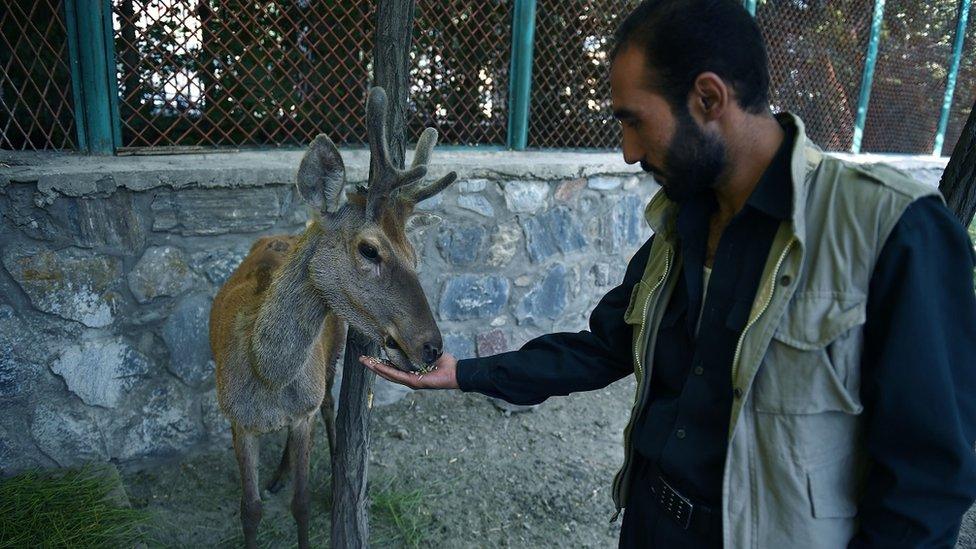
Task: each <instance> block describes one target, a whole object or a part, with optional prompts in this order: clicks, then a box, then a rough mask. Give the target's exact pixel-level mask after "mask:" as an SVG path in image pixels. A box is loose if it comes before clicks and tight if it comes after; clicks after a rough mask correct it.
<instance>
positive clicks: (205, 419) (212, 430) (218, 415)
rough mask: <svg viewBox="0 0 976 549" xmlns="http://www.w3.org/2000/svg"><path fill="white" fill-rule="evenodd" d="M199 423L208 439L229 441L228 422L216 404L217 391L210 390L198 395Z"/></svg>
mask: <svg viewBox="0 0 976 549" xmlns="http://www.w3.org/2000/svg"><path fill="white" fill-rule="evenodd" d="M200 423H201V424H202V425H203V430H204V433H206V435H207V436H208V437H211V438H217V439H229V438H230V436H231V432H230V421H228V420H227V418H225V417H224V414H223V413H222V412H221V411H220V406H219V405H218V404H217V390H216V389H211V390H209V391H207V392H206V393H203V394H201V395H200Z"/></svg>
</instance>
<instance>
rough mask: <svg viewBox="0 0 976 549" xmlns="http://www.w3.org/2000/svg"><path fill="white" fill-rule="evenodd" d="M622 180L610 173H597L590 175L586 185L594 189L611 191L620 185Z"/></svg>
mask: <svg viewBox="0 0 976 549" xmlns="http://www.w3.org/2000/svg"><path fill="white" fill-rule="evenodd" d="M621 183H622V181H621V180H620V178H619V177H613V176H610V175H598V176H595V177H591V178H590V180H589V182H588V183H587V186H588V187H589V188H591V189H593V190H596V191H612V190H614V189H616V188H618V187H620V185H621Z"/></svg>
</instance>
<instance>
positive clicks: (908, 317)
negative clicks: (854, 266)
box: [851, 198, 976, 548]
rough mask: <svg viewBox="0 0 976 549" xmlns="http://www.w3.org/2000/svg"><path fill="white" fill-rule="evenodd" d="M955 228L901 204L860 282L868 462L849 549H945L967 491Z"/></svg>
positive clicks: (974, 362) (965, 388)
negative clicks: (864, 285)
mask: <svg viewBox="0 0 976 549" xmlns="http://www.w3.org/2000/svg"><path fill="white" fill-rule="evenodd" d="M974 261H976V259H974V254H973V249H972V244H971V243H970V241H969V237H968V235H967V234H966V231H965V230H964V229H962V227H961V226H960V225H959V223H958V222H957V221H956V220H955V219H954V218H952V216H951V214H950V213H949V211H948V210H947V209H946V208H945V206H943V205H942V203H941V202H939V201H938V199H937V198H925V199H922V200H919V201H918V202H916V203H914V204H912V206H910V207H909V208H908V210H906V212H905V213H904V215H903V216H902V218H901V219H900V220H899V222H898V225H897V226H896V227H895V229H894V231H893V232H892V234H891V236H890V237H889V239H888V241H887V242H886V244H885V247H884V249H883V250H882V253H881V256H880V257H879V260H878V264H877V266H876V267H875V271H874V274H873V276H872V279H871V286H870V290H869V296H868V309H867V323H866V325H865V334H864V338H865V339H864V358H863V360H862V376H861V379H862V384H861V396H862V400H863V403H864V410H865V412H864V413H865V420H866V447H867V451H868V455H869V457H870V470H869V473H868V477H867V480H866V486H865V491H864V494H863V497H862V500H861V504H860V506H859V508H858V512H859V516H860V519H861V529H860V532H859V533H858V535H857V536H856V537H855V538H854V540H853V541H852V542H851V547H886V548H887V547H893V548H894V547H936V546H938V547H948V546H951V545H952V544H953V543H954V542H955V540H956V538H957V537H958V535H959V524H960V520H961V518H962V515H963V514H964V513H965V512H966V510H967V509H968V508H969V506H970V505H971V504H972V503H973V499H974V498H976V456H974V452H973V442H974V439H976V294H974V292H973V265H974Z"/></svg>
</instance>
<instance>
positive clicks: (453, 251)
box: [437, 224, 487, 266]
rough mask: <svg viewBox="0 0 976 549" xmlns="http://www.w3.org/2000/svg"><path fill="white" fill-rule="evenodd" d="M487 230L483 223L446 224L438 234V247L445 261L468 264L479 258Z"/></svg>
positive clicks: (458, 264) (462, 264)
mask: <svg viewBox="0 0 976 549" xmlns="http://www.w3.org/2000/svg"><path fill="white" fill-rule="evenodd" d="M486 236H487V232H486V231H485V228H484V227H482V226H481V225H455V224H452V225H446V226H443V227H441V228H440V231H439V232H438V235H437V249H438V250H440V252H441V256H442V257H443V258H444V260H445V261H447V262H448V263H450V264H452V265H457V266H466V265H471V264H473V263H475V262H476V261H477V260H478V255H479V252H480V251H481V249H482V248H484V245H485V239H486Z"/></svg>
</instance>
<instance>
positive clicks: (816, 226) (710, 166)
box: [364, 0, 976, 549]
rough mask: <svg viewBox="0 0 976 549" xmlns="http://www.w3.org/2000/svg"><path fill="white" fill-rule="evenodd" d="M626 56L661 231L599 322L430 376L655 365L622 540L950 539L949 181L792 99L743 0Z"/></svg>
mask: <svg viewBox="0 0 976 549" xmlns="http://www.w3.org/2000/svg"><path fill="white" fill-rule="evenodd" d="M612 59H613V60H612V65H611V71H610V86H611V94H612V103H613V110H614V115H615V116H616V118H617V119H618V120H619V121H620V123H621V124H622V130H623V132H622V134H623V142H622V149H623V155H624V160H625V161H626V162H627V163H631V164H632V163H637V162H639V163H640V164H641V166H642V167H643V168H644V169H645V170H646V171H648V172H651V173H652V174H654V178H655V179H656V180H657V182H658V183H660V185H661V187H662V189H663V192H659V193H657V194H656V195H655V196H654V197H653V198H651V200H650V203H649V204H648V206H647V209H646V212H645V215H646V218H647V222H648V224H649V225H650V226H651V228H652V229H653V230H654V236H653V237H651V239H650V240H649V241H648V242H647V243H646V244H644V246H643V247H641V248H640V250H639V251H638V252H637V253H636V255H635V256H634V257H633V259H632V260H631V262H630V265H629V267H628V269H627V272H626V275H625V276H624V280H623V282H622V283H621V285H620V286H618V287H617V288H615V289H613V290H611V291H610V292H609V293H608V294H607V295H606V296H604V298H603V299H602V300H601V301H600V303H599V305H598V306H597V307H596V309H595V310H594V311H593V313H592V315H591V317H590V324H589V326H590V329H589V330H588V331H582V332H579V333H558V334H549V335H545V336H542V337H539V338H537V339H534V340H532V341H530V342H528V343H527V344H526V345H525V346H523V347H522V348H521V349H520V350H518V351H513V352H509V353H503V354H499V355H495V356H490V357H482V358H475V359H467V360H461V361H456V360H455V359H454V357H452V356H451V355H449V354H445V355H444V356H443V357H442V358H441V359H440V360H439V361H438V363H437V366H438V369H437V370H435V371H434V372H432V373H430V374H427V375H425V376H423V377H421V378H418V376H416V375H413V374H406V373H403V372H398V371H396V370H393V369H390V368H388V367H386V366H384V365H383V364H378V363H374V362H371V361H369V360H366V359H364V364H366V365H367V366H368V367H370V368H371V369H373V370H374V371H376V372H377V373H378V374H380V375H381V376H383V377H385V378H387V379H390V380H393V381H397V382H400V383H403V384H405V385H408V386H410V387H414V388H460V389H461V390H463V391H477V392H480V393H483V394H486V395H489V396H492V397H496V398H501V399H505V400H507V401H509V402H512V403H516V404H535V403H539V402H542V401H543V400H545V399H546V398H548V397H550V396H553V395H568V394H570V393H573V392H576V391H586V390H594V389H599V388H602V387H604V386H606V385H608V384H609V383H611V382H613V381H616V380H618V379H620V378H621V377H623V376H626V375H630V374H634V375H636V378H637V386H638V389H637V394H636V402H635V405H634V407H633V409H632V412H631V417H630V422H629V424H628V426H627V428H626V430H625V431H624V445H625V461H624V464H623V467H622V468H621V470H620V471H619V473H618V474H617V476H616V478H615V479H614V482H613V499H614V502H615V503H616V507H617V509H618V511H619V509H621V508H626V512H625V513H624V517H623V524H622V528H621V537H620V545H621V547H665V548H672V547H720V546H722V545H724V546H726V547H743V548H744V547H758V548H779V547H823V548H831V549H835V548H838V547H845V546H848V547H885V548H893V547H936V546H937V547H949V546H951V545H952V544H953V543H954V542H955V540H956V538H957V536H958V532H959V525H960V519H961V516H962V515H963V514H964V513H965V511H966V510H967V509H968V508H969V506H970V505H971V504H972V502H973V500H974V498H976V458H974V455H973V443H974V440H976V294H974V292H973V286H972V284H973V266H974V262H976V259H974V253H973V248H972V244H971V243H970V241H969V238H968V235H967V234H966V231H965V230H964V229H963V228H962V227H961V226H960V225H959V223H958V222H957V221H956V220H955V219H954V218H953V217H952V215H951V214H950V212H949V211H948V210H947V208H946V207H945V205H944V203H943V201H942V198H941V196H940V195H939V194H938V191H937V190H936V189H933V188H928V187H926V186H923V185H921V184H919V183H916V182H915V181H913V180H912V179H911V178H909V177H908V176H906V175H905V174H903V173H901V172H899V171H896V170H894V169H892V168H889V167H885V166H874V167H868V166H859V165H854V164H850V163H847V162H844V161H842V160H839V159H836V158H833V157H830V156H825V155H824V154H823V153H822V152H821V150H820V149H819V148H817V146H816V145H814V144H813V143H811V142H810V141H809V140H808V138H807V136H806V135H805V133H804V126H803V122H802V121H801V120H800V119H799V118H798V117H796V116H795V115H792V114H789V113H782V114H778V115H775V116H774V115H773V114H772V113H771V111H770V106H769V96H768V88H769V74H768V68H767V64H768V62H767V56H766V51H765V46H764V44H763V41H762V37H761V35H760V31H759V28H758V27H757V25H756V23H755V21H754V20H753V18H752V17H750V16H749V15H748V13H747V12H746V11H745V10H744V9H743V8H742V7H741V5H740V3H739V2H737V1H735V0H650V1H647V2H644V3H642V4H641V5H640V6H639V7H637V8H636V9H635V10H634V11H633V12H632V13H631V14H630V15H629V16H628V17H627V18H626V20H625V21H624V22H623V24H622V25H621V27H620V29H619V30H618V32H617V34H616V46H615V49H614V50H613V55H612Z"/></svg>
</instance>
